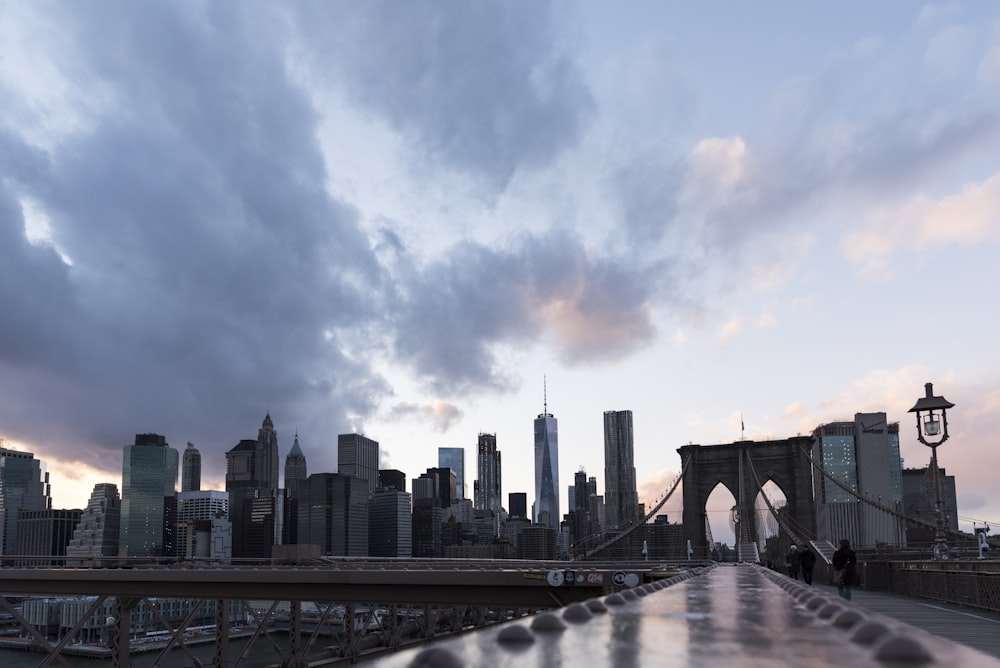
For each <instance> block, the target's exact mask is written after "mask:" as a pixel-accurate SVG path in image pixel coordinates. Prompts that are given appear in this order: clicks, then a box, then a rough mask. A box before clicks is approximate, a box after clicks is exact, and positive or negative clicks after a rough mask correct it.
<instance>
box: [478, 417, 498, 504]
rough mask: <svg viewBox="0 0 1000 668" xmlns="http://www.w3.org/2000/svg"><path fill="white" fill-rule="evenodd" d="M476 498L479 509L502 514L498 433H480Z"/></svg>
mask: <svg viewBox="0 0 1000 668" xmlns="http://www.w3.org/2000/svg"><path fill="white" fill-rule="evenodd" d="M476 474H477V475H476V484H475V492H476V493H475V499H474V501H475V502H476V509H477V510H492V511H493V513H494V516H496V517H499V514H500V505H501V503H500V499H501V497H500V451H499V450H497V435H496V434H483V433H480V434H479V442H478V444H477V446H476Z"/></svg>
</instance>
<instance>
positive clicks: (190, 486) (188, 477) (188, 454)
mask: <svg viewBox="0 0 1000 668" xmlns="http://www.w3.org/2000/svg"><path fill="white" fill-rule="evenodd" d="M200 489H201V453H200V452H198V448H196V447H194V443H191V442H190V441H188V444H187V448H185V450H184V459H183V461H182V464H181V491H182V492H197V491H199V490H200Z"/></svg>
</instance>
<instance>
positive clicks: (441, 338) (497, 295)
mask: <svg viewBox="0 0 1000 668" xmlns="http://www.w3.org/2000/svg"><path fill="white" fill-rule="evenodd" d="M410 280H411V282H412V283H413V284H414V285H415V286H416V287H415V289H413V290H412V291H411V293H410V294H411V298H410V299H409V300H408V301H407V302H406V303H404V304H400V305H399V310H398V317H397V318H396V320H395V324H394V329H395V330H396V331H397V338H396V355H397V357H398V358H399V360H400V361H401V362H403V363H405V364H408V365H410V366H411V367H412V368H413V369H414V370H416V371H417V372H418V373H419V374H421V375H422V376H423V377H424V378H426V379H427V380H428V382H429V383H430V385H431V386H432V387H433V388H434V389H436V390H438V391H443V392H449V393H460V392H466V391H469V390H475V389H484V388H489V387H492V388H499V389H505V388H510V387H511V386H513V385H515V384H516V383H518V379H517V378H516V377H513V376H511V375H510V374H511V371H510V370H509V369H506V368H505V367H504V366H503V365H502V364H501V363H500V361H499V359H498V352H499V347H501V346H504V345H513V346H524V345H528V344H531V343H533V342H534V341H536V340H537V339H539V338H546V339H548V340H550V341H551V342H552V343H553V344H554V346H555V348H556V349H557V350H558V351H560V354H561V355H562V356H563V357H564V358H565V359H567V360H568V361H583V360H594V359H601V358H608V357H615V356H620V355H623V354H626V353H627V352H630V351H632V350H634V349H635V348H636V347H638V346H640V345H642V344H644V343H646V342H648V341H649V340H650V338H651V337H652V335H653V325H652V322H651V318H650V313H649V309H650V306H649V305H650V302H651V300H652V295H651V286H650V285H649V284H647V283H646V282H645V281H644V280H643V278H642V272H641V269H640V268H639V267H638V266H631V267H630V266H628V264H627V262H625V261H622V260H619V259H612V258H600V257H593V256H592V255H590V254H589V253H588V252H587V250H586V249H585V248H584V247H583V245H582V244H581V243H580V242H579V240H577V239H576V238H575V237H574V236H573V234H572V233H571V232H568V231H554V232H551V233H548V234H546V235H540V236H524V237H521V238H519V239H518V240H517V241H516V242H514V243H512V244H511V245H510V246H508V247H507V248H502V249H490V248H485V247H483V246H481V245H478V244H474V243H463V244H459V245H458V246H456V247H455V248H453V249H452V250H451V252H450V253H449V254H448V256H447V258H446V259H444V260H441V261H439V262H436V263H434V264H432V265H430V266H429V267H427V268H426V269H424V270H422V271H421V272H420V273H419V274H418V275H414V276H412V277H411V279H410Z"/></svg>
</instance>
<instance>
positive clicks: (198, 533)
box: [174, 490, 233, 562]
mask: <svg viewBox="0 0 1000 668" xmlns="http://www.w3.org/2000/svg"><path fill="white" fill-rule="evenodd" d="M232 540H233V529H232V523H231V522H230V521H229V494H228V493H227V492H220V491H216V490H198V491H190V492H181V493H179V494H178V495H177V531H176V533H175V536H174V546H175V553H176V555H177V556H178V557H180V558H182V559H194V558H200V559H214V560H217V561H224V562H225V561H229V559H230V558H231V557H232V550H233V545H232Z"/></svg>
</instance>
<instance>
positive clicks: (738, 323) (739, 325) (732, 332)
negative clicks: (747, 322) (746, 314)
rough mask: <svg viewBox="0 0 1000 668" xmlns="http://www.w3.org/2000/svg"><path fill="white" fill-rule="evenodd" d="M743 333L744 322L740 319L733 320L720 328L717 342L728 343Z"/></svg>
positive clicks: (716, 336) (717, 333)
mask: <svg viewBox="0 0 1000 668" xmlns="http://www.w3.org/2000/svg"><path fill="white" fill-rule="evenodd" d="M741 331H743V320H742V319H740V318H733V319H731V320H729V321H727V322H724V323H723V324H722V326H721V327H719V330H718V332H716V335H715V338H716V340H717V341H728V340H730V339H732V338H733V337H735V336H737V335H738V334H739V333H740V332H741Z"/></svg>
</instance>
